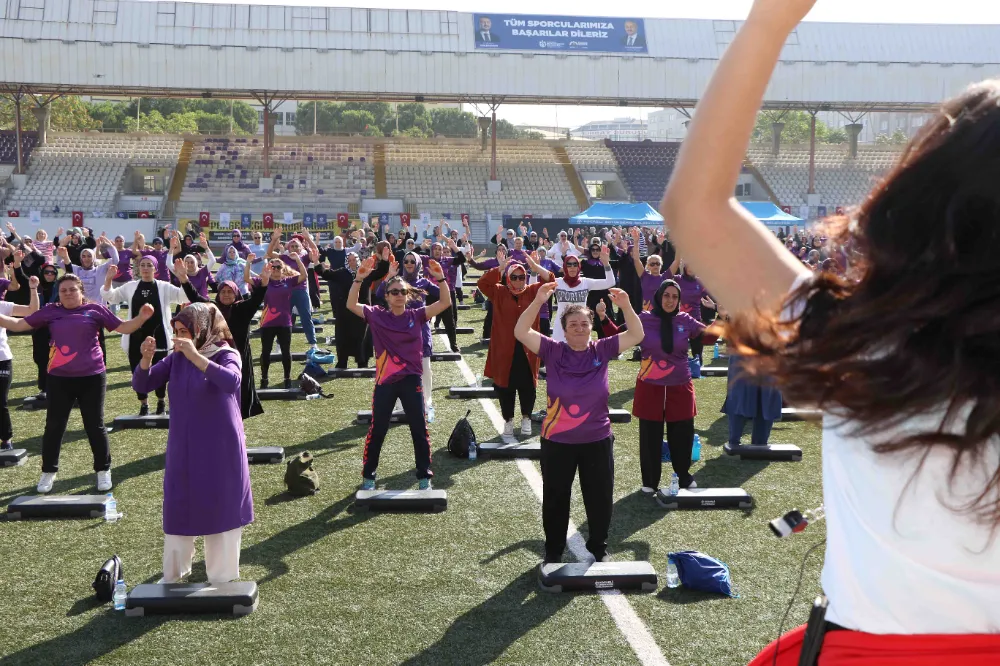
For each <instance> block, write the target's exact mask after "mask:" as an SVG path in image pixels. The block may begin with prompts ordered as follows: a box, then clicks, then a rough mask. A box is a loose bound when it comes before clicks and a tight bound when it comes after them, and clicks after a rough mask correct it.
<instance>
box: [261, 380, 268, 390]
mask: <svg viewBox="0 0 1000 666" xmlns="http://www.w3.org/2000/svg"><path fill="white" fill-rule="evenodd" d="M267 385H268V382H267V379H261V380H260V390H261V391H263V390H264V389H266V388H267Z"/></svg>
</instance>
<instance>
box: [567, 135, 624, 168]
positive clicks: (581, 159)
mask: <svg viewBox="0 0 1000 666" xmlns="http://www.w3.org/2000/svg"><path fill="white" fill-rule="evenodd" d="M565 147H566V154H567V155H569V159H570V162H572V163H573V166H574V167H576V170H577V171H613V172H617V171H618V161H617V160H615V154H614V153H613V152H611V149H610V148H608V147H607V146H606V145H604V143H602V142H599V141H586V142H585V141H574V142H572V143H567V144H566V146H565Z"/></svg>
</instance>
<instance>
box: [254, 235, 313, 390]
mask: <svg viewBox="0 0 1000 666" xmlns="http://www.w3.org/2000/svg"><path fill="white" fill-rule="evenodd" d="M292 259H294V260H295V263H296V265H297V266H298V270H297V271H293V270H292V269H291V268H289V267H288V264H286V263H285V262H284V260H283V258H282V257H279V256H273V257H271V258H270V259H268V260H267V266H266V267H265V269H264V270H268V271H270V275H269V278H270V279H269V281H268V283H267V293H266V294H264V312H263V313H262V314H261V316H260V387H261V388H262V389H266V388H267V387H268V380H267V373H268V370H270V369H271V350H272V349H273V348H274V340H275V338H277V340H278V349H280V350H281V368H282V370H284V372H285V384H284V386H285V388H286V389H288V388H292V378H291V375H292V351H291V350H292V295H293V294H294V292H295V289H296V287H298V286H299V285H300V284H302V283H303V282H305V281H306V267H305V264H303V263H302V257H301V256H299V254H297V253H296V254H293V255H292Z"/></svg>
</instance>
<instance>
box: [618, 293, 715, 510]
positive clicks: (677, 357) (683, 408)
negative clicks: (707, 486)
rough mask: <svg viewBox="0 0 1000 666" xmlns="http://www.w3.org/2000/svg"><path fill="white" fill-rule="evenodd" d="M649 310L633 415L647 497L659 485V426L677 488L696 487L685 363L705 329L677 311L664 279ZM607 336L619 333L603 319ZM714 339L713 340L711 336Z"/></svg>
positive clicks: (691, 390)
mask: <svg viewBox="0 0 1000 666" xmlns="http://www.w3.org/2000/svg"><path fill="white" fill-rule="evenodd" d="M653 299H654V300H653V309H652V310H650V311H649V312H643V313H642V314H641V315H639V321H640V322H641V323H642V342H641V343H640V344H639V350H640V352H641V354H642V363H641V364H640V365H639V374H638V375H637V376H636V379H635V399H634V400H633V402H632V415H633V416H635V417H636V418H637V419H639V466H640V469H641V471H642V488H641V490H642V492H643V493H645V494H647V495H652V494H653V493H655V492H656V491H657V489H658V488H659V487H660V474H661V467H662V463H661V460H662V448H663V424H664V423H666V424H667V441H668V442H669V446H670V461H671V464H672V465H673V468H674V472H676V473H677V480H678V482H679V483H680V487H681V488H697V485H696V484H695V482H694V477H693V476H692V475H691V473H690V469H691V450H692V448H693V446H694V417H695V416H696V415H697V414H698V409H697V406H696V404H695V395H694V384H692V383H691V368H690V366H689V365H688V361H687V350H688V343H689V342H692V341H694V340H695V339H697V340H698V341H699V342H701V341H702V339H703V336H707V335H708V334H705V333H704V331H705V325H704V324H703V323H701V322H700V321H698V320H697V319H695V318H694V317H692V316H691V315H689V314H687V313H686V312H683V311H681V310H680V299H681V288H680V286H678V284H677V283H676V282H674V281H673V280H665V281H664V282H663V284H661V285H660V288H659V289H657V290H656V293H655V294H654V296H653ZM601 326H602V327H603V328H604V332H605V333H606V334H609V335H610V334H614V333H617V332H618V330H619V329H618V327H617V326H615V324H614V322H612V321H611V320H610V319H608V318H605V317H602V318H601ZM710 339H711V340H713V341H714V339H715V336H711V337H710Z"/></svg>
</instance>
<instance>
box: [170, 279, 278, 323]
mask: <svg viewBox="0 0 1000 666" xmlns="http://www.w3.org/2000/svg"><path fill="white" fill-rule="evenodd" d="M209 275H211V271H209V270H208V266H202V267H201V268H199V269H198V272H197V273H195V274H194V275H191V274H188V282H190V283H191V286H192V287H194V290H195V291H197V292H198V294H199V295H200V296H201V297H202V298H208V276H209ZM289 326H291V324H289Z"/></svg>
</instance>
